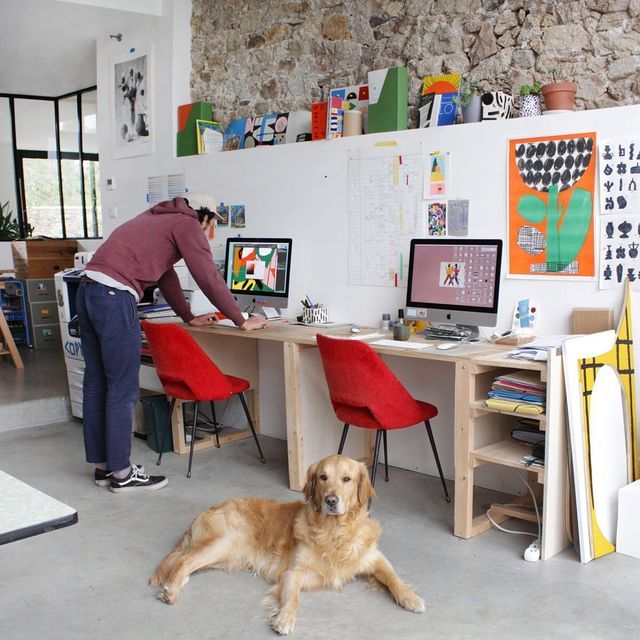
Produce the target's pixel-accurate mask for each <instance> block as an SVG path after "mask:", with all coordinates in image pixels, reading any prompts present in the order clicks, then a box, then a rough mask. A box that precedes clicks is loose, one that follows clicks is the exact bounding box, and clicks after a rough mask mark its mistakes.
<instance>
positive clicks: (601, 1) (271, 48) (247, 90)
mask: <svg viewBox="0 0 640 640" xmlns="http://www.w3.org/2000/svg"><path fill="white" fill-rule="evenodd" d="M192 6H193V11H192V18H191V26H192V53H191V55H192V77H191V93H192V98H193V100H205V101H209V102H211V103H212V104H213V105H214V110H215V115H216V117H217V118H218V119H219V120H220V121H221V122H222V123H224V124H226V123H227V122H229V120H231V119H233V118H238V117H245V116H250V115H255V114H265V113H273V112H274V111H278V110H281V111H290V110H295V109H309V105H310V103H311V102H315V101H318V100H320V99H324V98H325V97H326V96H327V93H328V90H329V89H330V88H333V87H340V86H346V85H349V84H357V83H361V82H364V81H366V79H367V71H369V70H372V69H381V68H384V67H390V66H396V65H406V66H407V67H408V69H409V104H410V105H411V107H412V108H411V111H410V113H411V120H412V124H413V123H415V115H416V114H415V108H414V107H415V104H416V102H417V99H418V95H419V90H420V84H421V78H422V77H423V76H425V75H429V74H435V73H441V72H461V73H463V74H464V75H465V77H467V78H469V79H472V80H478V81H480V82H481V83H482V85H483V87H484V88H485V89H502V90H509V91H511V92H512V93H513V94H514V95H516V94H517V93H518V91H519V88H520V86H521V85H522V84H525V83H526V84H530V83H532V82H533V81H535V80H540V81H542V82H543V83H544V82H549V81H552V75H553V74H552V70H554V69H555V72H554V73H555V76H556V80H557V81H575V82H577V83H578V87H579V88H578V94H577V100H576V103H577V106H576V108H577V109H593V108H599V107H609V106H614V105H621V104H631V103H636V102H639V100H638V97H639V95H640V82H639V80H638V75H637V72H638V70H639V69H640V0H540V1H533V0H407V1H406V2H399V1H391V2H389V1H387V2H383V1H380V0H342V1H340V0H298V1H294V0H289V1H287V0H269V1H265V0H225V1H224V2H220V1H219V0H192Z"/></svg>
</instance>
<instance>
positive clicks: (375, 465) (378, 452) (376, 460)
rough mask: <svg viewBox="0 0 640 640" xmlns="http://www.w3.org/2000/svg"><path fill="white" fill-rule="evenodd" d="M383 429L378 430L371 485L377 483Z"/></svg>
mask: <svg viewBox="0 0 640 640" xmlns="http://www.w3.org/2000/svg"><path fill="white" fill-rule="evenodd" d="M382 432H383V429H378V430H377V431H376V444H375V448H374V450H373V465H372V466H371V486H372V487H373V486H374V485H375V483H376V470H377V469H378V457H379V456H380V440H382Z"/></svg>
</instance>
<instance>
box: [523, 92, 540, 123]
mask: <svg viewBox="0 0 640 640" xmlns="http://www.w3.org/2000/svg"><path fill="white" fill-rule="evenodd" d="M539 115H542V105H541V103H540V96H539V95H538V94H537V93H536V94H531V95H528V96H522V100H521V101H520V117H521V118H532V117H534V116H539Z"/></svg>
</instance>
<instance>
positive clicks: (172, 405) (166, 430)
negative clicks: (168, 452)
mask: <svg viewBox="0 0 640 640" xmlns="http://www.w3.org/2000/svg"><path fill="white" fill-rule="evenodd" d="M175 406H176V399H175V398H171V405H170V406H169V420H167V427H166V429H165V430H164V432H163V434H162V440H161V441H160V455H159V456H158V460H157V461H156V465H157V466H158V467H159V466H160V462H161V461H162V452H163V451H164V443H165V441H166V439H167V434H169V433H170V432H171V416H172V415H173V408H174V407H175Z"/></svg>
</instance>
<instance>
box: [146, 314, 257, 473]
mask: <svg viewBox="0 0 640 640" xmlns="http://www.w3.org/2000/svg"><path fill="white" fill-rule="evenodd" d="M142 330H143V331H144V333H145V335H146V336H147V341H148V342H149V349H150V350H151V357H152V358H153V364H154V365H155V368H156V372H157V374H158V377H159V378H160V382H161V383H162V387H163V389H164V392H165V393H166V394H167V395H168V396H169V397H171V408H170V410H169V421H168V423H167V428H166V430H165V433H164V434H163V437H162V443H161V444H160V455H159V456H158V462H157V464H160V461H161V460H162V450H163V449H164V439H165V437H166V435H167V434H168V433H169V431H170V429H171V414H172V413H173V408H174V406H175V402H176V399H177V400H186V401H188V402H195V409H194V412H193V425H192V427H191V449H190V451H189V470H188V472H187V478H190V477H191V463H192V460H193V445H194V443H195V440H196V437H195V436H196V431H213V432H214V433H215V435H216V441H217V443H218V446H220V442H219V440H218V432H219V430H220V429H219V427H218V423H217V421H216V414H215V408H214V404H213V402H214V400H226V399H227V398H230V397H231V396H234V395H237V396H238V397H239V398H240V402H241V403H242V408H243V409H244V412H245V414H246V416H247V420H248V422H249V427H250V428H251V433H252V434H253V438H254V440H255V441H256V446H257V447H258V453H259V454H260V460H261V462H262V463H263V464H264V463H265V462H266V461H265V459H264V455H263V454H262V449H261V448H260V442H259V441H258V436H257V435H256V430H255V428H254V426H253V420H251V415H250V414H249V409H248V408H247V403H246V400H245V398H244V392H245V391H247V390H248V389H249V388H250V387H251V385H250V384H249V381H248V380H245V379H244V378H236V377H235V376H228V375H225V374H224V373H222V371H220V369H218V367H216V365H215V364H214V363H213V361H212V360H211V358H209V356H208V355H207V354H206V353H205V352H204V351H203V350H202V348H201V347H200V345H199V344H198V343H197V342H196V341H195V340H194V339H193V338H192V337H191V336H190V335H189V333H188V332H187V331H186V330H185V329H184V328H183V327H181V326H179V325H177V324H159V323H155V322H147V321H146V320H143V321H142ZM200 402H209V403H210V404H211V417H212V419H213V427H212V428H208V427H203V426H201V425H198V407H199V403H200Z"/></svg>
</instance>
